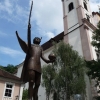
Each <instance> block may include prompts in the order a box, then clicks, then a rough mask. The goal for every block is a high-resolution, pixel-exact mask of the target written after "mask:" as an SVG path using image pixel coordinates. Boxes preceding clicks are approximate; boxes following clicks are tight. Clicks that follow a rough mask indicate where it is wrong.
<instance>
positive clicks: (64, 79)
mask: <svg viewBox="0 0 100 100" xmlns="http://www.w3.org/2000/svg"><path fill="white" fill-rule="evenodd" d="M53 52H54V53H55V55H56V61H55V63H54V65H51V66H50V65H49V66H45V71H43V74H44V73H45V75H46V77H43V82H44V84H45V83H46V82H47V83H48V84H50V85H49V90H53V93H54V94H56V97H55V95H54V97H55V98H57V100H58V99H59V100H63V98H64V96H65V93H66V95H67V99H68V100H69V98H70V96H72V95H73V94H78V93H79V94H81V93H82V94H85V81H84V69H85V62H84V59H83V58H82V57H80V56H79V55H78V53H77V52H76V51H75V50H73V49H72V47H71V46H70V45H69V44H65V43H64V42H60V43H59V44H56V45H55V49H54V50H53ZM49 67H51V68H50V69H49ZM46 68H47V69H49V70H46ZM48 73H49V76H50V75H51V76H53V77H52V78H51V79H50V80H48V78H47V77H48ZM51 76H50V77H51ZM47 80H48V81H47ZM47 83H46V84H47ZM51 83H52V84H51ZM44 86H45V87H46V85H44ZM46 89H48V86H47V87H46Z"/></svg>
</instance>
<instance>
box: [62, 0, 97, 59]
mask: <svg viewBox="0 0 100 100" xmlns="http://www.w3.org/2000/svg"><path fill="white" fill-rule="evenodd" d="M62 4H63V21H64V41H65V42H66V43H69V44H70V45H72V46H73V49H75V50H77V51H78V52H79V54H80V55H81V56H83V57H84V58H85V59H86V60H92V59H96V54H95V50H94V48H93V47H92V46H91V40H92V38H91V37H92V33H93V31H94V30H95V28H96V27H95V26H94V22H93V17H92V12H91V9H90V5H89V0H62Z"/></svg>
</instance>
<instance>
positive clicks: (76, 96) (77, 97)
mask: <svg viewBox="0 0 100 100" xmlns="http://www.w3.org/2000/svg"><path fill="white" fill-rule="evenodd" d="M74 100H82V96H81V95H80V94H75V95H74Z"/></svg>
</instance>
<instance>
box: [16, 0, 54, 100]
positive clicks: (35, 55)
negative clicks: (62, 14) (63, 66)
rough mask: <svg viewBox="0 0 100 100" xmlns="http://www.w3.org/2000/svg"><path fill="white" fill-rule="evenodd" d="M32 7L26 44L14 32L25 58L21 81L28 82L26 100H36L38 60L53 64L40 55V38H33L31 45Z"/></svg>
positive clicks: (39, 71) (38, 73)
mask: <svg viewBox="0 0 100 100" xmlns="http://www.w3.org/2000/svg"><path fill="white" fill-rule="evenodd" d="M32 5H33V1H32ZM32 5H31V10H30V16H29V22H28V32H27V37H28V38H27V39H28V43H25V42H24V41H23V40H22V39H21V38H20V37H19V35H18V32H17V31H16V35H17V38H18V41H19V44H20V46H21V48H22V50H23V51H24V52H25V53H26V58H25V61H24V65H23V70H22V75H21V79H22V81H23V82H25V83H26V82H29V88H28V99H29V100H32V98H33V99H34V100H38V88H39V85H40V81H41V62H40V58H42V60H44V61H45V62H46V63H51V62H54V59H50V60H47V59H45V58H44V56H43V54H42V51H43V50H42V47H41V46H40V45H39V44H40V42H41V39H40V38H38V37H35V38H34V39H33V43H34V44H31V24H30V17H31V11H32ZM49 56H50V55H49ZM34 85H35V86H34ZM33 86H34V88H33Z"/></svg>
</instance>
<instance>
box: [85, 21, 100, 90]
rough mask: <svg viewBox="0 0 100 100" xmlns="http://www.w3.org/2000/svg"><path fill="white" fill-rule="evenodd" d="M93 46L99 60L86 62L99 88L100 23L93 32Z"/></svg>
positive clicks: (89, 72)
mask: <svg viewBox="0 0 100 100" xmlns="http://www.w3.org/2000/svg"><path fill="white" fill-rule="evenodd" d="M91 44H92V46H93V47H95V51H96V54H97V59H96V60H91V61H86V65H87V67H88V68H89V70H88V75H89V76H90V78H92V79H95V80H96V85H95V86H99V81H100V21H99V23H98V24H97V29H96V30H95V31H94V32H93V35H92V42H91ZM99 87H100V86H99ZM98 92H100V91H98Z"/></svg>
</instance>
